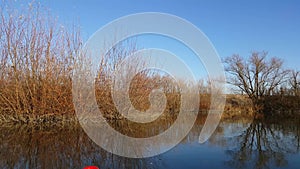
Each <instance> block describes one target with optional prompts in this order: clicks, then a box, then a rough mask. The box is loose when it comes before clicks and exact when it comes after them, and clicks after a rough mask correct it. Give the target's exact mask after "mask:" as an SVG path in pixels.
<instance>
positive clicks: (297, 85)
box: [289, 70, 300, 96]
mask: <svg viewBox="0 0 300 169" xmlns="http://www.w3.org/2000/svg"><path fill="white" fill-rule="evenodd" d="M289 85H290V86H291V92H292V94H293V95H294V96H299V95H300V71H295V70H293V71H291V75H290V79H289Z"/></svg>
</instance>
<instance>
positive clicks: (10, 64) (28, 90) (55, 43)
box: [0, 3, 300, 124]
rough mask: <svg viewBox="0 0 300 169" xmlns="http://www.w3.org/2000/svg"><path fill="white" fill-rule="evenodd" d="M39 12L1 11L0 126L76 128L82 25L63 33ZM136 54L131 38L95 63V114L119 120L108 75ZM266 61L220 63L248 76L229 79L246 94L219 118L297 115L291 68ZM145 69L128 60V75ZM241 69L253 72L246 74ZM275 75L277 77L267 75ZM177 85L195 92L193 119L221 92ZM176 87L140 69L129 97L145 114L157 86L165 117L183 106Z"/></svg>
mask: <svg viewBox="0 0 300 169" xmlns="http://www.w3.org/2000/svg"><path fill="white" fill-rule="evenodd" d="M42 11H47V10H44V9H41V6H40V5H38V4H35V3H33V4H30V5H29V7H28V8H26V9H23V10H19V11H18V10H15V9H14V8H9V6H8V7H7V9H6V8H5V9H4V8H3V9H0V17H1V18H0V39H1V40H0V123H32V124H43V123H58V124H65V123H77V118H76V115H75V110H74V105H73V98H72V75H73V73H74V72H73V70H74V67H75V66H80V67H83V68H84V67H85V66H86V65H85V63H87V64H88V61H86V60H85V59H86V57H85V56H84V54H83V53H84V52H80V51H81V49H82V44H83V40H82V38H81V34H80V28H79V26H78V27H77V26H72V27H71V29H68V28H66V27H64V26H63V25H61V24H59V23H58V22H57V20H56V19H54V18H53V17H51V16H49V13H48V12H42ZM112 36H114V35H112ZM137 50H138V47H137V45H136V42H135V41H134V40H132V41H125V42H121V43H120V44H117V45H116V46H114V47H113V48H112V49H110V50H109V52H108V53H106V54H105V57H103V59H102V60H100V61H99V70H98V72H97V76H96V78H95V96H96V100H97V103H98V106H99V109H100V110H101V112H103V115H104V117H106V118H107V119H109V120H116V119H121V118H120V114H118V113H116V112H117V110H116V107H115V105H114V103H113V100H112V96H111V95H112V93H111V87H112V84H113V83H114V80H115V79H114V77H113V73H114V71H115V68H116V67H118V66H119V65H120V64H121V63H122V60H124V58H125V57H126V56H128V55H130V54H132V53H134V52H135V51H137ZM79 53H81V54H80V55H79ZM265 58H266V56H265V55H263V56H260V55H259V54H257V53H253V55H252V60H251V59H250V60H251V61H253V62H251V63H249V65H254V67H253V68H254V69H253V71H252V68H249V69H244V68H245V67H244V66H243V64H242V63H243V60H242V59H241V58H239V57H237V56H236V55H234V56H233V57H231V58H230V59H227V60H226V63H227V64H229V67H227V71H230V73H232V74H234V75H238V76H237V77H242V78H246V79H250V84H249V86H247V85H246V82H245V84H244V86H242V85H241V84H240V83H239V82H238V81H234V80H233V81H231V82H234V83H231V84H233V85H235V87H237V88H238V89H242V90H241V91H242V92H243V93H244V94H228V95H226V105H225V109H224V113H223V116H222V118H223V119H229V118H238V117H249V118H266V117H271V116H282V117H285V118H293V117H294V116H300V108H299V107H300V106H299V105H300V94H299V85H300V83H299V81H300V80H299V75H300V73H299V72H297V71H291V72H292V73H291V78H286V76H288V75H289V72H290V71H282V72H281V71H277V70H279V69H277V68H281V65H282V64H281V61H280V60H271V62H270V63H268V64H262V63H265V62H264V61H265V60H264V59H265ZM255 59H256V60H255ZM259 61H260V62H259ZM145 64H147V63H144V62H140V61H138V60H132V62H131V64H130V65H128V68H127V70H128V71H131V70H133V69H135V68H136V67H137V65H140V66H143V65H145ZM246 65H247V64H246ZM268 65H271V66H268ZM274 65H275V66H274ZM255 66H256V67H255ZM228 68H229V69H228ZM255 68H256V69H255ZM245 70H251V71H250V72H249V73H248V74H247V72H245ZM255 70H256V71H255ZM260 70H261V72H259V71H260ZM264 70H268V71H265V72H264ZM274 72H277V73H278V72H281V73H280V74H277V75H276V76H275V77H269V76H268V75H273V74H274ZM252 74H253V75H255V76H253V78H254V79H251V78H250V77H248V76H247V75H249V76H250V75H252ZM277 77H279V78H280V79H278V78H277ZM125 78H126V77H125ZM262 78H265V79H263V80H264V81H263V83H261V81H259V79H262ZM272 78H274V80H275V81H272V82H271V84H272V85H270V83H269V82H266V80H268V79H272ZM284 79H289V81H288V80H285V81H284ZM239 80H240V79H239ZM242 80H243V79H242ZM278 80H280V81H278ZM273 82H274V84H273ZM285 82H286V83H285ZM179 83H181V85H185V86H190V87H191V88H197V90H198V91H199V98H200V103H199V114H200V115H199V116H203V118H205V117H206V114H207V111H208V110H209V107H210V94H211V91H212V90H220V89H218V88H216V87H215V86H214V84H213V82H212V81H211V80H199V82H198V83H197V84H189V83H188V82H185V81H180V82H179ZM252 85H254V86H252ZM259 85H262V86H259ZM179 86H180V85H178V84H176V83H175V81H174V80H173V79H172V78H171V77H170V76H168V75H165V74H163V73H162V72H157V71H153V70H145V71H143V72H140V73H138V74H136V75H135V76H134V78H133V80H132V81H131V83H130V89H129V93H128V94H129V97H130V100H131V103H132V104H133V106H134V107H135V108H136V109H137V110H140V111H145V110H147V109H148V108H149V107H150V102H149V100H148V99H149V95H150V94H151V91H152V90H153V89H161V90H162V91H163V92H164V93H165V94H166V99H167V103H166V109H165V111H164V116H172V117H173V116H175V117H176V115H177V114H178V112H179V109H180V103H181V102H180V101H181V100H180V99H181V97H180V94H179V93H180V88H179ZM247 87H248V89H247ZM251 88H253V89H251ZM254 89H255V90H254ZM265 89H268V90H265ZM197 90H196V91H197ZM221 90H222V89H221Z"/></svg>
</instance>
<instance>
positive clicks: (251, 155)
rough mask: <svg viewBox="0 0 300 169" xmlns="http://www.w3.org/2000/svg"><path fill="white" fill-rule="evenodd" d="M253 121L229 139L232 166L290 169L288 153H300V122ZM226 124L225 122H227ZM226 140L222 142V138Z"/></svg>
mask: <svg viewBox="0 0 300 169" xmlns="http://www.w3.org/2000/svg"><path fill="white" fill-rule="evenodd" d="M278 120H282V119H277V120H275V121H274V120H265V121H261V120H254V121H253V122H252V123H250V124H249V127H247V128H246V129H245V131H244V132H243V133H241V134H240V135H238V136H235V137H232V138H227V139H226V138H225V137H223V139H219V140H218V142H219V143H223V144H224V142H226V144H225V145H226V147H228V149H227V150H226V154H227V155H229V156H230V158H231V159H230V160H228V161H227V162H226V164H227V165H228V166H230V168H258V169H260V168H274V167H279V168H282V167H283V168H289V165H288V164H289V163H288V159H287V157H286V156H287V155H289V154H295V153H298V152H299V144H300V141H299V136H300V130H299V125H300V124H299V121H296V120H295V121H278ZM225 126H226V125H225ZM222 140H223V141H222Z"/></svg>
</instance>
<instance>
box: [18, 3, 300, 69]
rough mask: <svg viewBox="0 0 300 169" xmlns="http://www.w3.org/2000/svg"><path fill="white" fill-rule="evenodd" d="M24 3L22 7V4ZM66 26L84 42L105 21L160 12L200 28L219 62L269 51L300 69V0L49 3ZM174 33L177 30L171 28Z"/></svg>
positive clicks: (294, 67) (105, 22)
mask: <svg viewBox="0 0 300 169" xmlns="http://www.w3.org/2000/svg"><path fill="white" fill-rule="evenodd" d="M22 3H24V2H22ZM41 4H42V5H44V6H47V7H49V8H50V9H51V10H52V12H53V13H54V15H58V16H59V17H60V20H61V21H62V22H64V23H68V22H69V23H70V22H73V21H74V20H75V21H77V20H80V24H81V26H82V32H83V35H84V36H85V37H86V38H87V37H89V36H91V35H92V34H93V33H94V32H95V31H96V30H98V29H99V28H100V27H102V26H104V25H105V24H107V23H108V22H110V21H112V20H114V19H117V18H119V17H122V16H124V15H128V14H133V13H137V12H164V13H170V14H174V15H177V16H179V17H182V18H184V19H186V20H188V21H190V22H191V23H193V24H194V25H196V26H197V27H198V28H200V29H201V30H202V31H203V32H204V33H205V34H206V35H207V36H208V38H209V39H210V40H211V42H212V43H213V44H214V46H215V48H216V50H217V51H218V53H219V55H220V56H221V57H225V56H230V55H232V54H234V53H238V54H241V55H243V56H246V55H249V54H250V52H251V51H262V50H265V51H268V52H269V55H270V56H278V57H280V58H282V59H284V61H285V64H286V66H287V67H290V68H293V69H300V1H297V0H285V1H282V0H268V1H266V0H251V1H250V0H249V1H241V0H228V1H223V0H218V1H217V0H207V1H201V0H198V1H197V0H181V1H179V0H128V1H125V0H93V1H88V0H51V1H50V0H49V1H41ZM174 29H176V28H174Z"/></svg>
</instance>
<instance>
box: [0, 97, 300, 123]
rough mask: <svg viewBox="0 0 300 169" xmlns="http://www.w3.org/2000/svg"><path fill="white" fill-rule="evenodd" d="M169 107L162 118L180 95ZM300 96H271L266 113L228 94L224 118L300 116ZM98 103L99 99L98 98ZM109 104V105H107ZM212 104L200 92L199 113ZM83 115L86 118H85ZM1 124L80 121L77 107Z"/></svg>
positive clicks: (109, 111)
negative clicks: (76, 112)
mask: <svg viewBox="0 0 300 169" xmlns="http://www.w3.org/2000/svg"><path fill="white" fill-rule="evenodd" d="M168 98H169V99H168V102H170V103H169V104H167V108H166V110H165V111H164V113H163V115H162V116H161V117H160V118H159V119H165V118H170V117H172V118H174V119H176V115H177V114H178V112H179V108H180V102H179V100H178V99H176V98H178V96H172V95H169V96H168ZM299 100H300V99H299V98H298V97H297V98H296V97H277V96H273V97H268V98H266V99H265V100H264V104H265V105H266V106H265V109H266V110H267V111H266V112H265V113H256V112H255V111H254V110H253V107H252V102H251V100H250V99H249V98H248V97H247V96H245V95H227V96H226V104H225V108H224V112H223V114H222V120H227V119H239V118H250V119H253V118H258V119H261V118H271V117H283V118H293V117H295V116H297V117H298V116H299V117H300V110H299V108H300V101H299ZM98 103H99V101H98ZM100 103H102V104H100V105H99V108H100V110H101V111H102V112H103V116H104V117H105V118H106V119H107V120H121V119H123V117H122V115H121V114H120V113H115V111H116V110H115V108H112V104H111V103H109V104H108V103H106V104H103V102H100ZM108 105H109V106H108ZM209 107H210V96H209V95H200V104H199V113H198V114H199V116H200V118H203V119H205V118H206V116H207V113H208V110H209ZM83 118H84V117H83ZM0 123H13V124H14V123H20V124H68V123H72V124H74V123H78V117H77V116H76V114H75V110H71V111H69V112H56V113H51V114H43V113H39V114H34V113H23V114H22V113H11V112H10V113H5V112H1V113H0Z"/></svg>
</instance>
